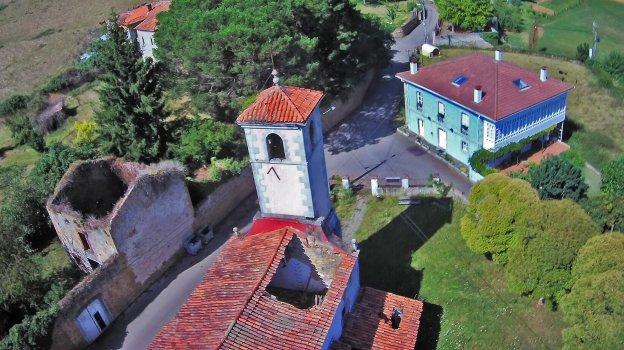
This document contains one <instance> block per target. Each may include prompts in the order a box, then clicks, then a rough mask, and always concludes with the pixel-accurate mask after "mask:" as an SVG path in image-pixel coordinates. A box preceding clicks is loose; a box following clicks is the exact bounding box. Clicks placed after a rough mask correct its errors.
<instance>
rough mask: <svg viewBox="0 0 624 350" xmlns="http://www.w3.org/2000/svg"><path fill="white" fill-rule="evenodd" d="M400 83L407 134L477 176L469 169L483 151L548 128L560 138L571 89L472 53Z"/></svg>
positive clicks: (414, 69) (415, 71) (415, 70)
mask: <svg viewBox="0 0 624 350" xmlns="http://www.w3.org/2000/svg"><path fill="white" fill-rule="evenodd" d="M397 77H398V78H399V79H400V80H401V81H402V82H403V83H404V90H405V91H404V92H405V113H406V119H407V127H408V129H409V130H410V131H411V132H412V133H414V134H416V135H417V136H418V137H419V138H420V139H421V140H423V141H425V142H426V143H428V144H430V145H432V146H434V147H435V148H437V149H438V150H439V151H441V152H443V153H445V155H448V156H450V157H452V158H453V159H454V160H456V161H457V162H459V163H461V164H463V165H464V166H465V168H466V169H468V170H469V176H470V178H471V179H472V180H479V179H481V178H482V176H481V175H480V174H478V173H476V172H475V171H474V170H473V169H472V168H471V167H470V164H469V159H470V156H471V155H472V154H473V153H474V152H475V151H477V150H479V149H482V148H485V149H487V150H491V151H496V150H499V149H501V148H502V147H504V146H506V145H509V144H511V143H514V142H518V141H520V140H523V139H525V138H528V137H530V136H533V135H536V134H538V133H540V132H542V131H544V130H547V129H549V128H551V127H556V130H554V131H553V133H552V134H549V135H546V136H544V138H545V141H547V140H546V139H549V138H560V137H561V135H562V132H563V123H564V120H565V117H566V105H567V97H568V91H569V90H571V89H572V87H571V86H570V85H568V84H566V83H564V82H562V81H560V80H557V79H553V78H549V77H548V70H547V68H546V67H542V69H541V70H540V71H539V72H532V71H530V70H527V69H524V68H521V67H518V66H516V65H514V64H512V63H509V62H506V61H504V60H503V55H502V52H499V51H496V53H495V57H489V56H486V55H483V54H479V53H475V54H470V55H467V56H462V57H458V58H455V59H449V60H446V61H443V62H440V63H436V64H432V65H430V66H427V67H424V68H420V67H418V65H417V64H416V63H411V67H410V71H407V72H402V73H399V74H397Z"/></svg>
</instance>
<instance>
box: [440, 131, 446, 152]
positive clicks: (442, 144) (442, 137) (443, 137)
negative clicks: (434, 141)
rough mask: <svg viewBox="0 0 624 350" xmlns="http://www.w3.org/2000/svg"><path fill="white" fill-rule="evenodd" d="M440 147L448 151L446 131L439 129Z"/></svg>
mask: <svg viewBox="0 0 624 350" xmlns="http://www.w3.org/2000/svg"><path fill="white" fill-rule="evenodd" d="M438 147H440V148H441V149H443V150H446V131H444V130H442V129H438Z"/></svg>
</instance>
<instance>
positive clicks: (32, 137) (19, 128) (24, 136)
mask: <svg viewBox="0 0 624 350" xmlns="http://www.w3.org/2000/svg"><path fill="white" fill-rule="evenodd" d="M7 126H8V128H9V131H10V132H11V137H13V141H15V143H16V144H18V145H28V146H30V147H32V148H34V149H35V150H37V151H42V150H43V148H44V146H45V143H44V141H43V136H41V134H40V133H39V131H38V130H37V128H36V126H35V124H34V122H33V121H32V120H31V119H30V117H29V116H28V115H26V114H23V113H22V114H18V115H15V116H13V117H12V118H10V119H9V120H8V121H7Z"/></svg>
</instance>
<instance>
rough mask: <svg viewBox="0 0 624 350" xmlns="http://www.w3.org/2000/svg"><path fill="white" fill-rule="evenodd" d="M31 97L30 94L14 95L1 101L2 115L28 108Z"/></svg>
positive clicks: (0, 113)
mask: <svg viewBox="0 0 624 350" xmlns="http://www.w3.org/2000/svg"><path fill="white" fill-rule="evenodd" d="M30 100H31V97H30V96H28V95H13V96H10V97H9V98H7V99H6V100H4V101H2V102H0V115H5V114H12V113H15V112H17V111H19V110H21V109H26V107H28V103H29V102H30Z"/></svg>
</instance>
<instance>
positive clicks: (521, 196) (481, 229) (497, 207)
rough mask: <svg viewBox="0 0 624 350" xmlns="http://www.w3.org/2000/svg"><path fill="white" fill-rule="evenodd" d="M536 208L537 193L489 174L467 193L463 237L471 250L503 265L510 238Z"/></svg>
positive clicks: (517, 180)
mask: <svg viewBox="0 0 624 350" xmlns="http://www.w3.org/2000/svg"><path fill="white" fill-rule="evenodd" d="M538 205H539V197H538V195H537V192H536V191H535V190H534V189H533V188H531V186H530V185H529V184H528V183H527V182H526V181H523V180H519V179H512V178H510V177H507V176H505V175H502V174H492V175H488V176H487V177H486V178H485V179H484V180H482V181H480V182H478V183H477V184H476V185H475V186H474V187H473V188H472V190H471V191H470V196H469V204H468V206H467V208H466V214H465V215H464V217H463V218H462V219H461V234H462V237H464V240H466V244H467V245H468V247H469V248H470V249H471V250H473V251H475V252H477V253H482V254H490V255H491V256H492V258H493V259H494V261H497V262H499V263H502V264H505V263H506V262H507V249H508V247H509V244H510V242H511V240H512V238H513V236H514V235H515V234H516V232H517V231H518V229H519V227H522V226H523V225H524V223H525V222H526V218H527V216H528V215H529V213H530V211H532V210H534V208H536V207H537V206H538Z"/></svg>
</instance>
